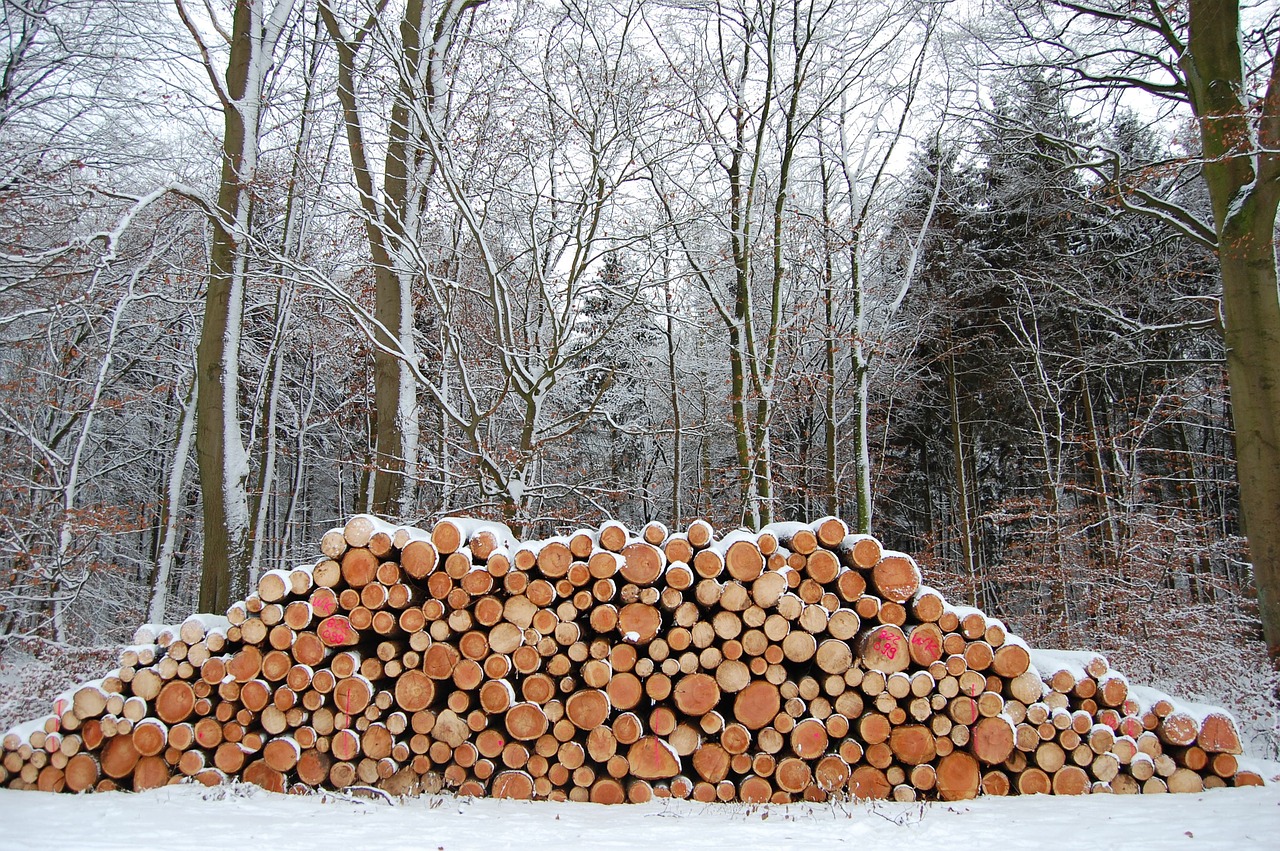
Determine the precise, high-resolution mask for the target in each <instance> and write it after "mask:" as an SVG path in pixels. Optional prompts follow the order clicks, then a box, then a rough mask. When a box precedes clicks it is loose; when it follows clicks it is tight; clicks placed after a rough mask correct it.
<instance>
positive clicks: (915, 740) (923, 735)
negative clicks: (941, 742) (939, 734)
mask: <svg viewBox="0 0 1280 851" xmlns="http://www.w3.org/2000/svg"><path fill="white" fill-rule="evenodd" d="M889 749H890V750H891V751H893V755H894V757H895V758H896V759H897V760H898V762H901V763H902V764H904V765H911V766H915V765H923V764H925V763H928V762H932V761H933V759H934V757H935V756H936V755H937V746H936V739H935V738H934V735H933V732H932V731H931V730H930V729H929V728H928V727H925V726H923V725H920V724H904V725H901V726H898V727H894V728H893V731H892V732H891V733H890V734H889Z"/></svg>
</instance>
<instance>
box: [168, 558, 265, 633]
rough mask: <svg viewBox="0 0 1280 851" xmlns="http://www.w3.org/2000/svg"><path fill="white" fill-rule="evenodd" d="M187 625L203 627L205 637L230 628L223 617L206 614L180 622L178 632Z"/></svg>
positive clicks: (229, 624) (224, 631)
mask: <svg viewBox="0 0 1280 851" xmlns="http://www.w3.org/2000/svg"><path fill="white" fill-rule="evenodd" d="M282 572H284V573H285V574H286V576H287V574H288V571H282ZM187 624H198V625H200V626H201V627H203V629H204V632H205V634H206V635H208V634H209V633H211V632H222V633H224V634H225V633H226V631H227V630H228V629H230V628H231V621H229V620H227V619H226V618H225V617H224V616H222V615H212V614H208V613H206V612H198V613H196V614H194V615H191V616H190V617H188V618H187V619H186V620H184V621H183V622H182V625H181V626H180V627H179V628H178V629H179V631H181V630H182V629H183V628H185V627H186V626H187Z"/></svg>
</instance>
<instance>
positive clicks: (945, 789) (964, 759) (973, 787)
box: [936, 751, 1083, 801]
mask: <svg viewBox="0 0 1280 851" xmlns="http://www.w3.org/2000/svg"><path fill="white" fill-rule="evenodd" d="M936 771H937V782H938V796H939V797H940V798H942V800H944V801H963V800H967V799H969V798H975V797H977V795H978V790H979V788H980V787H981V784H982V774H981V772H980V770H979V768H978V761H977V760H976V759H974V758H973V757H972V756H971V755H970V754H968V753H965V752H964V751H952V752H951V753H949V754H947V755H946V756H944V757H943V758H942V759H941V760H939V761H938V765H937V768H936ZM1082 773H1083V772H1082Z"/></svg>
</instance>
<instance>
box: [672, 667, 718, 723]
mask: <svg viewBox="0 0 1280 851" xmlns="http://www.w3.org/2000/svg"><path fill="white" fill-rule="evenodd" d="M672 696H673V697H674V699H675V703H676V707H677V708H678V709H679V710H680V711H681V712H683V713H684V714H685V715H691V716H694V717H699V716H702V715H705V714H706V713H708V712H710V711H711V710H713V709H715V707H716V705H717V704H718V703H719V702H720V686H719V685H718V684H717V683H716V681H715V679H714V678H712V677H710V676H708V675H707V674H686V675H685V676H683V677H681V678H680V679H679V681H677V683H676V685H675V688H674V689H673V690H672Z"/></svg>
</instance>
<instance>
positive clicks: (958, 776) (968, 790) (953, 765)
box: [936, 751, 982, 801]
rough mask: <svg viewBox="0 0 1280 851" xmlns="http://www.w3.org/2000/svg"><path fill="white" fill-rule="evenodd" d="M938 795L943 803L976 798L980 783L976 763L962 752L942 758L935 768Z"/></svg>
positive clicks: (979, 773) (980, 778) (952, 753)
mask: <svg viewBox="0 0 1280 851" xmlns="http://www.w3.org/2000/svg"><path fill="white" fill-rule="evenodd" d="M936 770H937V776H938V780H937V783H938V794H939V796H940V797H941V798H942V800H944V801H963V800H968V799H969V798H976V797H977V795H978V790H979V788H980V786H981V783H982V775H981V772H980V771H979V769H978V761H977V760H976V759H974V758H973V757H972V756H970V755H969V754H967V753H965V752H964V751H953V752H951V753H949V754H947V755H946V756H944V757H943V758H942V759H941V760H940V761H939V762H938V766H937V769H936Z"/></svg>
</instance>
